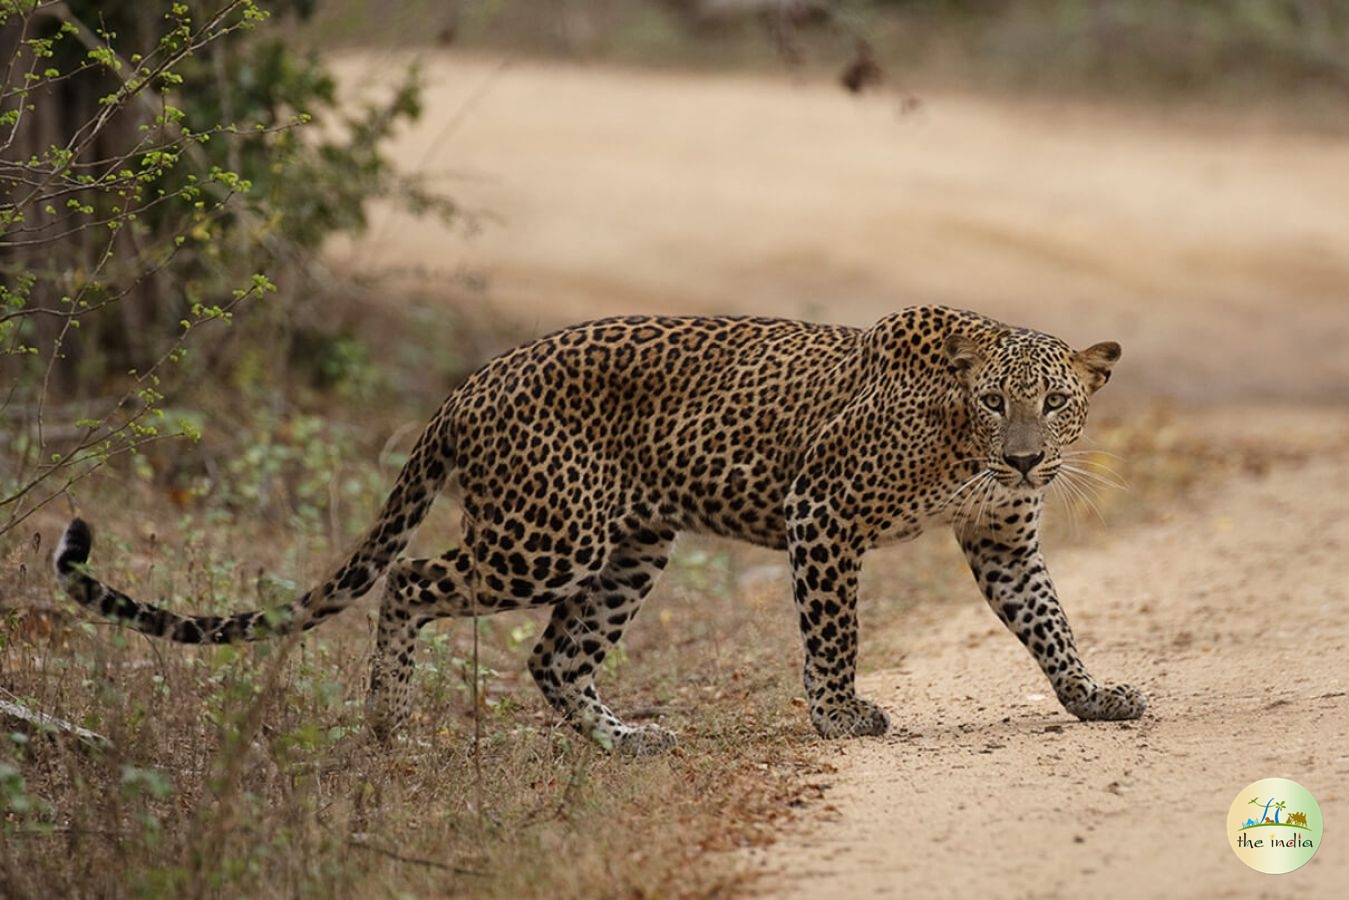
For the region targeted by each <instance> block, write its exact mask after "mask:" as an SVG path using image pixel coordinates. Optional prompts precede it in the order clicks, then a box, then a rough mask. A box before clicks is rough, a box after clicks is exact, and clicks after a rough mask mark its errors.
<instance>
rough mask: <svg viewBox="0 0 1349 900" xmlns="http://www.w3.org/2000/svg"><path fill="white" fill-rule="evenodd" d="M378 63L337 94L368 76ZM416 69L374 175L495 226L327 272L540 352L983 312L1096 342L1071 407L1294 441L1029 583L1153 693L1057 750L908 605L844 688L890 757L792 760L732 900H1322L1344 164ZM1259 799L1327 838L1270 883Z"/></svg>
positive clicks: (961, 121)
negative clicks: (400, 284)
mask: <svg viewBox="0 0 1349 900" xmlns="http://www.w3.org/2000/svg"><path fill="white" fill-rule="evenodd" d="M390 63H391V60H389V59H387V58H382V59H375V58H351V59H348V60H347V61H346V62H345V63H344V65H343V67H342V72H343V75H344V78H345V79H346V81H347V83H348V84H349V85H352V84H357V83H368V82H370V81H372V80H378V78H379V77H382V75H383V73H387V71H388V69H389V67H390ZM427 74H428V81H429V88H430V89H429V93H428V96H427V105H428V109H429V110H430V115H429V118H428V121H427V122H425V123H424V124H423V126H422V127H420V128H419V129H417V130H416V131H415V132H412V133H410V134H408V135H406V136H405V137H404V138H403V139H402V141H401V143H400V147H399V149H398V153H399V156H400V158H401V159H402V160H403V161H404V162H405V164H406V165H408V166H409V168H414V169H419V170H422V171H426V172H430V173H433V174H438V175H442V176H445V177H446V179H447V180H446V181H445V182H444V184H445V186H446V187H447V189H448V190H450V192H451V193H453V194H454V195H455V196H456V197H457V198H458V199H459V200H460V201H461V202H463V203H464V204H465V205H466V206H468V207H470V208H478V209H481V210H484V211H486V212H488V213H490V218H488V219H486V220H485V221H484V223H483V231H482V232H481V233H480V234H478V235H477V236H475V237H473V238H471V239H466V238H465V237H464V236H463V235H462V234H460V233H458V232H455V231H453V230H446V229H444V228H440V227H437V226H432V225H428V224H427V223H424V222H413V221H411V220H408V219H406V218H403V217H401V216H397V215H390V214H384V215H382V216H380V217H378V218H377V220H376V222H375V226H374V229H373V230H372V233H371V234H370V235H369V236H368V237H367V238H365V239H363V240H362V241H360V242H359V243H356V244H343V245H336V246H334V247H333V252H332V258H333V259H334V261H335V262H336V264H338V265H339V266H344V267H352V268H370V267H374V268H380V269H388V268H389V267H394V268H400V269H403V270H406V271H407V272H408V273H409V274H410V275H411V276H412V277H415V278H423V279H424V278H431V279H448V278H453V277H455V276H456V275H457V274H459V273H462V272H464V271H472V272H475V273H481V274H484V275H486V276H487V278H488V279H489V282H490V284H491V294H490V296H491V298H492V302H494V303H496V304H500V305H502V306H504V307H505V308H507V309H508V310H509V311H510V312H511V313H512V314H513V315H514V316H516V317H517V318H522V319H524V320H526V321H534V322H537V323H538V329H539V330H540V331H542V330H544V329H546V328H549V327H551V326H553V325H555V324H558V323H560V322H563V321H567V320H572V319H579V318H587V317H593V316H596V315H601V314H610V313H619V312H647V311H664V312H696V311H735V312H752V313H769V314H778V315H790V316H802V317H809V318H816V319H829V320H835V321H844V322H851V323H857V324H864V323H867V322H870V321H872V320H874V319H875V318H877V317H878V316H880V315H882V314H884V313H885V312H888V311H890V310H892V309H894V308H896V307H900V306H904V305H907V304H910V303H915V302H942V303H949V304H953V305H959V306H965V307H970V308H976V309H979V310H981V311H984V312H987V313H989V314H992V315H995V316H999V317H1002V318H1005V319H1007V320H1010V321H1014V322H1018V323H1023V324H1028V325H1033V326H1035V327H1038V328H1041V329H1044V330H1047V331H1052V332H1055V333H1058V334H1061V335H1062V336H1064V337H1066V338H1068V339H1069V340H1071V341H1074V342H1077V343H1086V342H1090V341H1095V340H1100V339H1106V338H1112V339H1117V340H1119V341H1121V342H1122V343H1123V344H1124V347H1125V358H1124V362H1123V363H1122V364H1121V366H1120V367H1119V368H1118V370H1117V371H1118V375H1119V377H1118V378H1117V379H1116V382H1115V383H1112V385H1111V387H1110V390H1109V391H1107V392H1105V393H1103V394H1102V395H1101V398H1100V401H1099V405H1098V411H1099V414H1103V415H1113V416H1120V415H1123V414H1125V411H1126V408H1128V407H1129V405H1130V404H1139V405H1144V404H1154V403H1156V402H1158V401H1160V400H1165V401H1173V402H1179V403H1180V404H1181V405H1182V406H1183V407H1188V408H1193V409H1199V410H1202V411H1203V413H1204V416H1205V419H1204V421H1205V422H1207V423H1210V424H1216V425H1219V426H1221V427H1217V428H1215V429H1214V431H1213V434H1212V436H1211V439H1212V440H1213V441H1214V442H1223V441H1227V440H1233V439H1235V438H1234V436H1236V435H1239V434H1246V435H1257V436H1259V437H1260V438H1261V439H1262V440H1265V441H1269V442H1273V443H1275V444H1277V443H1279V442H1280V441H1292V440H1298V441H1302V442H1303V443H1304V449H1306V448H1310V449H1309V453H1308V454H1306V455H1308V456H1310V457H1311V462H1307V463H1302V464H1297V465H1293V464H1280V465H1276V466H1275V467H1274V468H1273V469H1272V470H1271V471H1268V472H1254V471H1252V472H1250V473H1246V474H1243V475H1241V476H1240V477H1237V478H1235V479H1234V480H1231V481H1227V482H1223V483H1221V484H1215V485H1211V486H1210V488H1208V489H1207V490H1206V491H1204V492H1202V493H1201V495H1200V496H1199V497H1197V498H1196V497H1194V496H1190V497H1188V498H1187V499H1186V500H1185V502H1184V504H1183V505H1181V504H1179V503H1178V504H1176V507H1175V508H1174V509H1159V510H1157V511H1156V514H1155V516H1153V517H1152V518H1151V519H1150V520H1149V521H1148V522H1146V523H1139V524H1136V525H1134V526H1131V527H1130V528H1128V529H1126V530H1121V531H1116V532H1110V533H1109V534H1108V539H1105V541H1104V542H1102V543H1101V545H1100V546H1079V547H1074V548H1065V551H1064V552H1062V553H1060V554H1058V555H1057V556H1056V557H1055V558H1053V559H1052V560H1051V565H1052V567H1053V569H1054V571H1055V573H1056V579H1057V582H1058V585H1059V587H1060V590H1061V592H1062V594H1063V596H1064V597H1065V599H1066V602H1067V604H1068V606H1069V609H1070V612H1071V613H1072V615H1073V619H1074V621H1075V623H1076V625H1077V629H1078V638H1079V643H1080V645H1081V646H1082V648H1083V649H1084V652H1085V653H1086V657H1087V660H1088V661H1089V664H1090V665H1091V666H1092V667H1093V668H1094V669H1095V670H1096V671H1097V672H1098V673H1099V674H1100V676H1101V677H1103V678H1110V679H1128V680H1131V681H1133V682H1134V683H1136V684H1138V685H1139V686H1140V687H1142V688H1144V689H1145V690H1146V691H1148V692H1149V694H1150V696H1151V699H1152V709H1151V710H1150V712H1149V714H1148V716H1147V717H1146V718H1145V719H1143V720H1141V721H1140V722H1137V723H1132V724H1126V725H1102V724H1097V725H1089V726H1088V725H1078V724H1075V723H1073V722H1072V721H1071V720H1070V719H1069V718H1068V717H1066V716H1065V715H1064V714H1063V713H1062V712H1061V711H1059V710H1058V709H1057V707H1056V704H1055V703H1054V701H1053V699H1052V697H1051V698H1049V699H1045V698H1044V697H1043V696H1042V695H1043V693H1044V692H1045V685H1043V684H1042V683H1041V680H1040V677H1039V675H1038V673H1037V672H1036V670H1035V668H1034V666H1033V665H1032V664H1031V663H1030V661H1029V660H1028V659H1027V658H1025V655H1024V651H1023V650H1022V649H1021V648H1020V646H1019V645H1018V644H1017V643H1016V642H1015V641H1014V640H1012V639H1011V638H1009V637H1008V636H1007V635H1006V634H1005V633H1003V632H1002V631H1001V629H1000V627H999V626H997V624H996V622H995V621H994V620H993V618H992V616H991V615H990V614H989V613H988V611H987V610H986V609H984V608H982V606H981V605H979V604H978V602H977V600H975V599H974V597H973V594H971V598H970V600H971V602H969V603H968V604H964V605H961V606H958V607H957V606H953V605H941V606H939V607H935V608H932V609H929V610H926V611H924V610H919V611H918V612H916V613H915V614H914V616H913V618H912V621H911V622H909V624H908V631H907V632H906V635H905V636H903V637H902V638H901V640H902V642H903V646H904V647H905V648H906V654H907V655H906V657H905V659H904V663H903V665H902V666H901V667H900V668H899V669H896V670H889V671H874V670H873V671H870V672H869V673H868V674H867V675H866V677H865V679H864V687H865V690H866V691H867V692H869V693H870V694H871V696H873V697H874V698H876V699H878V700H880V701H881V702H882V703H884V704H885V705H886V706H887V707H888V708H889V709H890V710H891V711H892V712H893V714H894V723H895V729H894V733H893V734H892V735H890V736H889V737H887V738H885V739H881V740H867V741H857V742H849V743H844V744H832V743H831V744H821V745H820V747H819V758H820V760H821V762H822V764H826V765H829V766H833V767H836V769H837V771H836V773H834V774H832V775H829V776H827V777H824V778H823V779H822V780H823V781H827V782H828V783H829V784H830V785H831V787H830V788H829V789H828V790H827V791H826V794H825V800H824V802H822V803H819V804H816V805H815V806H814V807H811V808H809V809H807V810H806V811H805V813H804V814H803V815H802V817H801V818H800V820H799V821H798V822H797V823H796V825H795V826H794V827H793V828H792V829H790V830H789V831H788V832H787V833H785V834H783V835H782V836H781V839H780V840H779V842H778V843H776V844H775V845H773V846H772V847H769V848H767V849H766V850H764V851H754V852H752V853H748V854H746V855H745V856H744V857H743V858H742V859H740V860H739V862H738V863H737V864H738V865H741V866H743V867H744V868H745V869H746V870H747V871H751V872H754V873H759V874H761V875H762V877H761V878H759V879H757V880H756V881H755V882H754V883H755V884H756V889H757V890H759V891H761V892H762V893H764V894H766V895H772V896H801V897H851V896H868V895H882V896H883V895H888V894H898V893H900V892H901V891H902V892H904V893H906V894H913V895H919V896H921V895H924V894H926V895H929V896H942V897H944V896H976V895H978V896H989V897H1042V896H1051V897H1052V896H1063V897H1079V896H1101V897H1113V896H1126V895H1127V896H1129V897H1131V898H1133V897H1160V896H1182V897H1191V896H1192V897H1222V896H1231V897H1245V896H1285V895H1287V896H1292V895H1293V894H1297V895H1298V896H1314V895H1329V894H1333V893H1335V892H1337V891H1338V890H1340V889H1341V888H1342V885H1343V884H1344V883H1346V881H1349V843H1346V839H1342V838H1341V836H1342V835H1343V834H1345V824H1346V823H1349V788H1346V785H1349V756H1346V753H1347V752H1349V751H1347V750H1346V747H1349V698H1347V697H1346V691H1349V653H1347V652H1346V651H1347V649H1349V595H1347V593H1346V591H1347V587H1346V585H1349V579H1346V574H1349V566H1347V564H1346V558H1349V516H1347V515H1346V513H1347V512H1349V503H1347V502H1346V500H1345V496H1346V495H1345V489H1344V477H1345V473H1346V472H1349V449H1347V448H1349V406H1347V405H1346V404H1347V403H1349V352H1347V351H1346V349H1345V348H1346V347H1349V225H1347V224H1346V219H1345V213H1344V211H1345V210H1346V209H1349V145H1347V144H1346V142H1345V141H1344V140H1343V139H1336V138H1331V137H1317V136H1309V135H1305V134H1295V133H1289V132H1287V131H1283V130H1271V129H1269V128H1266V127H1263V126H1261V125H1259V124H1258V123H1254V122H1249V121H1235V120H1233V119H1232V118H1231V117H1228V118H1222V117H1218V116H1216V115H1214V116H1208V117H1206V118H1204V119H1203V120H1201V121H1190V122H1185V121H1181V120H1180V118H1179V117H1177V116H1176V115H1174V114H1170V113H1165V114H1162V113H1159V114H1156V115H1152V114H1148V113H1145V112H1141V111H1137V110H1135V111H1131V112H1127V113H1120V112H1112V111H1110V110H1106V109H1089V108H1086V107H1083V106H1064V105H1053V104H1047V103H1035V102H1030V101H1015V102H1012V101H1008V100H1006V99H1003V100H998V101H993V100H986V99H980V98H975V97H967V96H959V95H947V94H944V93H941V92H930V93H924V94H923V96H922V100H923V103H922V106H921V107H920V109H919V110H918V111H917V112H915V113H908V114H902V113H901V111H900V104H899V102H898V98H897V97H894V96H881V97H878V98H873V99H869V100H864V101H862V102H857V101H854V100H852V99H850V98H848V97H846V96H845V95H843V94H841V93H840V92H838V91H837V89H835V88H833V87H832V86H818V87H813V86H801V85H795V84H792V83H789V82H788V81H787V80H785V79H779V80H773V79H765V78H760V79H751V78H736V79H727V78H711V77H694V76H680V75H671V74H640V73H631V72H623V71H613V70H603V69H586V68H582V67H574V66H560V65H544V64H538V63H516V64H512V65H508V66H504V67H503V66H502V65H500V64H499V63H498V62H497V61H495V60H470V61H462V60H448V59H437V60H432V61H431V62H430V64H429V65H428V67H427ZM1181 421H1182V422H1183V421H1184V420H1183V417H1182V419H1181ZM1182 427H1183V425H1182ZM1208 427H1209V426H1208V425H1206V426H1205V428H1208ZM1294 432H1299V433H1300V437H1296V438H1295V437H1294V436H1293V435H1294ZM909 635H911V637H910V636H909ZM870 664H871V665H873V666H874V665H876V664H878V663H877V662H876V661H872V662H871V663H870ZM1267 776H1286V777H1291V778H1293V779H1295V780H1298V781H1300V782H1301V783H1302V784H1304V785H1305V786H1306V787H1308V788H1309V789H1310V790H1311V791H1312V792H1313V793H1314V794H1315V795H1316V796H1317V797H1318V799H1319V801H1320V804H1321V808H1322V811H1323V813H1324V815H1325V819H1326V822H1327V828H1326V835H1327V846H1326V847H1325V848H1324V849H1323V850H1322V851H1321V852H1319V853H1318V854H1317V856H1316V858H1315V859H1313V861H1312V862H1311V863H1310V864H1308V865H1307V866H1306V867H1305V868H1304V869H1302V870H1299V871H1298V872H1297V873H1295V874H1292V875H1287V876H1280V877H1271V876H1264V875H1259V874H1257V873H1254V872H1252V871H1250V870H1247V869H1246V868H1245V867H1243V866H1242V865H1241V864H1240V863H1239V862H1238V861H1237V860H1236V859H1235V857H1234V856H1233V855H1232V853H1231V851H1230V849H1229V848H1228V846H1227V837H1226V834H1225V830H1224V828H1225V813H1226V810H1227V807H1228V805H1229V804H1230V802H1231V801H1232V799H1233V798H1234V796H1235V794H1236V792H1237V791H1238V790H1240V789H1241V788H1242V787H1244V786H1245V785H1246V784H1248V783H1250V782H1252V781H1254V780H1256V779H1257V778H1262V777H1267Z"/></svg>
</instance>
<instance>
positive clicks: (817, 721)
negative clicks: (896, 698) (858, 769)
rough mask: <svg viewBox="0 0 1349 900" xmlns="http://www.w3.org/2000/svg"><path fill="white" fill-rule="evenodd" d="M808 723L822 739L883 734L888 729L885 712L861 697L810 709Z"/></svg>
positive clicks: (888, 718) (888, 719)
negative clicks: (809, 722)
mask: <svg viewBox="0 0 1349 900" xmlns="http://www.w3.org/2000/svg"><path fill="white" fill-rule="evenodd" d="M810 721H811V724H812V725H814V726H815V730H816V731H818V732H819V733H820V737H824V738H845V737H862V736H864V735H878V734H885V732H886V731H888V730H889V728H890V717H889V716H888V715H886V713H885V710H883V709H881V708H880V707H879V706H877V705H876V704H874V703H872V702H871V701H870V700H863V699H862V698H861V697H853V698H852V699H851V700H848V701H846V702H844V703H839V704H835V705H833V706H816V707H812V708H811V710H810Z"/></svg>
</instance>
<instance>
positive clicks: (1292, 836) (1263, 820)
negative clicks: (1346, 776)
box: [1227, 778, 1321, 875]
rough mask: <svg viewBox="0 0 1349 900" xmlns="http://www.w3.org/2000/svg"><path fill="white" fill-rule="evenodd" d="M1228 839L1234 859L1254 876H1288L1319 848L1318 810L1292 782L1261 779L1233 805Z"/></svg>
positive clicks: (1229, 816) (1307, 795) (1314, 802)
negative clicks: (1242, 863) (1238, 860)
mask: <svg viewBox="0 0 1349 900" xmlns="http://www.w3.org/2000/svg"><path fill="white" fill-rule="evenodd" d="M1227 839H1228V841H1229V842H1230V843H1231V844H1232V852H1233V853H1235V854H1236V855H1237V858H1238V859H1240V860H1241V861H1242V862H1244V863H1245V864H1246V865H1248V866H1250V867H1251V868H1252V869H1255V871H1257V872H1264V873H1265V874H1266V875H1282V874H1283V873H1284V872H1291V871H1293V870H1294V869H1297V868H1300V867H1301V866H1304V865H1306V864H1307V860H1309V859H1311V858H1312V854H1314V853H1316V848H1317V847H1320V846H1321V807H1319V806H1317V805H1316V799H1315V798H1314V797H1312V795H1311V793H1310V792H1309V791H1308V790H1307V789H1306V788H1304V787H1303V786H1302V785H1300V784H1298V783H1297V782H1296V781H1289V780H1288V779H1287V778H1263V779H1261V780H1260V781H1257V782H1255V783H1254V784H1251V785H1248V786H1247V787H1246V788H1245V789H1244V790H1242V792H1241V793H1240V794H1238V795H1237V799H1235V800H1233V801H1232V808H1231V809H1230V810H1228V813H1227Z"/></svg>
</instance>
